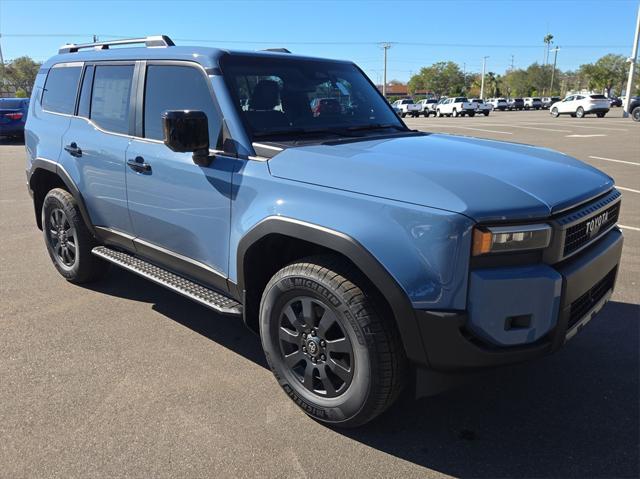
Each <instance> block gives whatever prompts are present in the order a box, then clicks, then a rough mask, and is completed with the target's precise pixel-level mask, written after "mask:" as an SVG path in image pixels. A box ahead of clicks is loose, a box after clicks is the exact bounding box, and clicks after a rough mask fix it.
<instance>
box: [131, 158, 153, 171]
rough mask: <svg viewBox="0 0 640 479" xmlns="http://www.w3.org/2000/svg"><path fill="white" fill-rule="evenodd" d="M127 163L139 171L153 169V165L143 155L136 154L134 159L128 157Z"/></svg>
mask: <svg viewBox="0 0 640 479" xmlns="http://www.w3.org/2000/svg"><path fill="white" fill-rule="evenodd" d="M127 165H129V168H131V169H132V170H133V171H137V172H139V173H149V172H150V171H151V165H150V164H149V163H146V162H145V161H144V158H142V157H141V156H136V157H135V158H134V159H128V160H127Z"/></svg>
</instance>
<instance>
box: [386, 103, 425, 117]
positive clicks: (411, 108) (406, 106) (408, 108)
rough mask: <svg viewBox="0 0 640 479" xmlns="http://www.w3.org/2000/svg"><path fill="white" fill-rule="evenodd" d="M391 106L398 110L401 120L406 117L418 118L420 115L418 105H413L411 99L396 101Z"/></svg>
mask: <svg viewBox="0 0 640 479" xmlns="http://www.w3.org/2000/svg"><path fill="white" fill-rule="evenodd" d="M392 106H395V107H396V108H398V109H399V110H400V116H401V117H402V118H404V117H405V116H407V115H411V116H418V115H419V114H420V105H416V104H415V103H413V100H412V99H411V98H403V99H401V100H396V101H394V102H393V103H392Z"/></svg>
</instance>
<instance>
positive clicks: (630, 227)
mask: <svg viewBox="0 0 640 479" xmlns="http://www.w3.org/2000/svg"><path fill="white" fill-rule="evenodd" d="M618 227H619V228H622V229H623V230H631V231H640V228H636V227H635V226H625V225H618Z"/></svg>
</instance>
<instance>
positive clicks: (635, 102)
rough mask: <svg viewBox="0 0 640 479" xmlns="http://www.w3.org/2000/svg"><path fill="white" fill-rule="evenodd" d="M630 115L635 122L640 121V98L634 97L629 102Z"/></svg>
mask: <svg viewBox="0 0 640 479" xmlns="http://www.w3.org/2000/svg"><path fill="white" fill-rule="evenodd" d="M629 112H630V113H629V114H630V115H631V118H632V119H633V121H640V96H634V97H632V98H631V101H630V102H629Z"/></svg>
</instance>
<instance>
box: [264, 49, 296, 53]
mask: <svg viewBox="0 0 640 479" xmlns="http://www.w3.org/2000/svg"><path fill="white" fill-rule="evenodd" d="M262 51H263V52H276V53H291V52H290V51H289V50H287V49H286V48H265V49H264V50H262Z"/></svg>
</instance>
